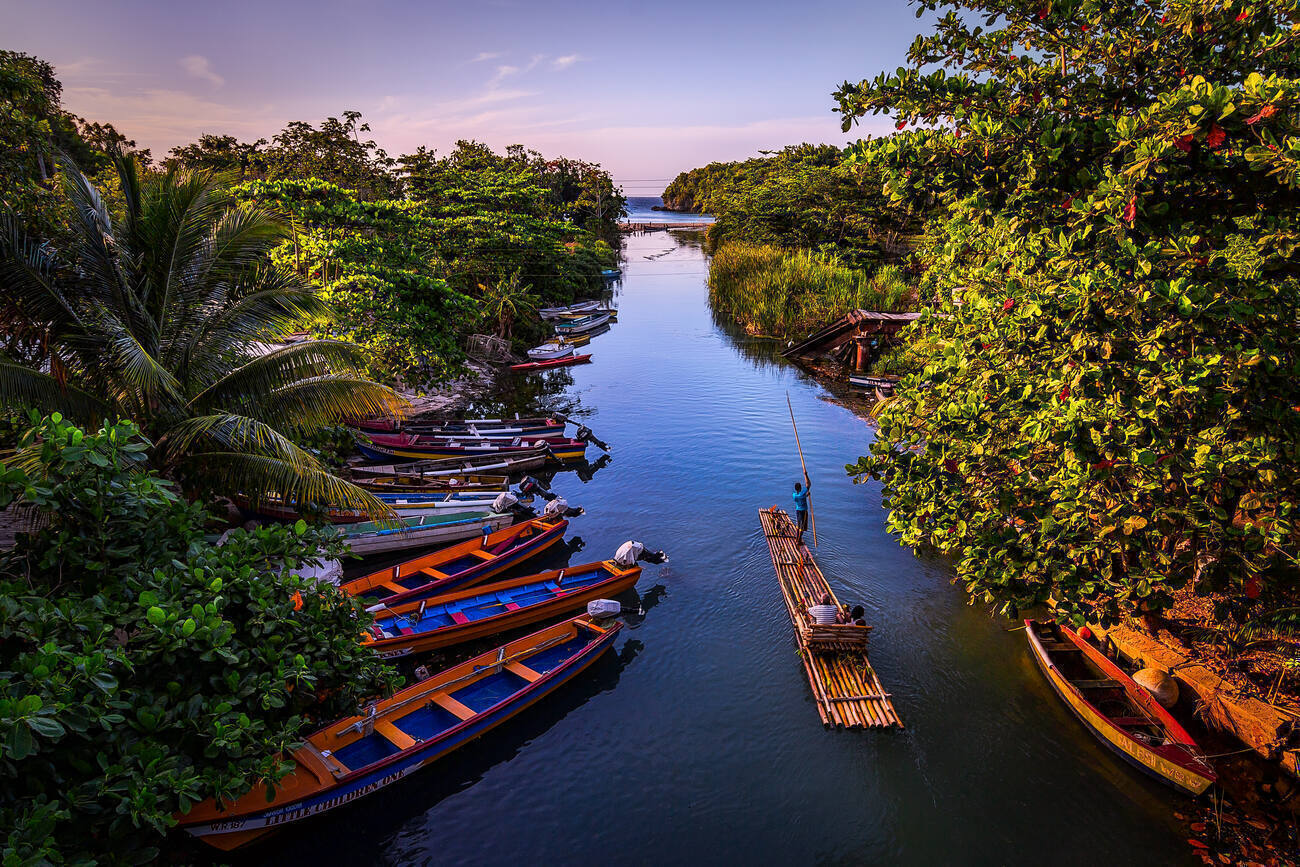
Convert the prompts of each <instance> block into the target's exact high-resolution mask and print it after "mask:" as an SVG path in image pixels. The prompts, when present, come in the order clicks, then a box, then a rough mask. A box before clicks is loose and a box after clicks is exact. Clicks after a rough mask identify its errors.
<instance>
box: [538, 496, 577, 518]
mask: <svg viewBox="0 0 1300 867" xmlns="http://www.w3.org/2000/svg"><path fill="white" fill-rule="evenodd" d="M585 512H586V510H585V509H583V508H582V507H580V506H577V507H575V506H570V505H569V501H568V500H566V499H564V497H558V496H553V497H551V499H550V500H549V501H548V502H547V503H546V507H545V508H544V509H542V517H544V518H576V517H578V516H579V515H581V514H584V513H585Z"/></svg>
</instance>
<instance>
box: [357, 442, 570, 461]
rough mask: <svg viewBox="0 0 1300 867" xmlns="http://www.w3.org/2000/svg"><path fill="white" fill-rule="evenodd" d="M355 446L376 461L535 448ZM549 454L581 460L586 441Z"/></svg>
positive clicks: (552, 447)
mask: <svg viewBox="0 0 1300 867" xmlns="http://www.w3.org/2000/svg"><path fill="white" fill-rule="evenodd" d="M357 449H358V450H359V451H360V452H361V453H362V454H363V455H365V456H366V457H368V458H370V459H372V460H376V461H384V460H393V459H394V458H400V459H402V460H408V461H422V460H438V459H441V458H460V457H480V456H484V455H495V456H498V457H501V458H508V457H510V456H511V455H514V454H532V453H534V452H535V451H536V449H535V447H534V446H531V445H529V446H509V445H492V444H490V443H485V444H482V445H468V446H453V445H433V444H430V445H415V446H387V445H381V444H379V443H361V442H359V443H357ZM549 449H550V453H549V454H550V455H551V456H554V458H555V459H556V460H560V461H576V460H581V459H582V458H583V456H584V455H586V453H587V444H586V443H585V442H584V443H580V444H570V445H559V444H555V445H550V446H549Z"/></svg>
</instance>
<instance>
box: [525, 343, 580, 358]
mask: <svg viewBox="0 0 1300 867" xmlns="http://www.w3.org/2000/svg"><path fill="white" fill-rule="evenodd" d="M572 354H573V347H572V346H570V345H568V344H567V343H543V344H542V345H541V346H534V347H533V348H532V349H530V350H528V357H529V358H531V359H532V360H533V361H550V360H551V359H553V358H564V357H565V356H566V355H572Z"/></svg>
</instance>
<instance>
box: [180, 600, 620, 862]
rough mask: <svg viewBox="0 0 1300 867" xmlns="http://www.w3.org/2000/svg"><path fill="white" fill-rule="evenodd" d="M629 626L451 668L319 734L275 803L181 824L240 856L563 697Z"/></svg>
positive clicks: (260, 790) (201, 807)
mask: <svg viewBox="0 0 1300 867" xmlns="http://www.w3.org/2000/svg"><path fill="white" fill-rule="evenodd" d="M622 626H623V624H622V623H618V622H612V623H608V624H606V625H598V624H595V623H592V622H591V620H590V618H588V617H587V616H586V615H585V614H584V615H582V616H580V617H575V618H573V619H572V620H567V621H565V622H563V623H559V624H556V625H555V626H549V627H547V628H546V629H543V630H541V631H540V632H534V633H533V634H532V635H528V636H525V637H524V638H520V639H517V640H515V641H511V642H510V643H508V644H504V645H502V646H501V647H498V648H497V649H496V650H491V651H488V652H487V653H484V654H483V655H482V656H477V657H475V658H474V659H471V660H469V661H468V662H463V663H461V664H460V665H455V666H452V667H451V668H448V669H446V670H445V671H441V672H439V673H438V674H435V675H433V676H432V677H428V678H425V679H424V680H422V681H420V682H418V683H416V684H414V685H412V686H410V687H407V688H406V689H404V690H402V691H401V692H399V693H397V694H395V695H394V696H393V697H392V698H389V699H385V700H384V701H381V702H378V703H377V704H375V705H372V706H371V708H370V709H369V712H367V713H363V714H361V715H358V716H351V717H347V718H346V719H341V720H339V721H338V722H335V723H333V724H331V725H329V726H326V727H325V728H323V729H321V730H320V731H318V732H316V733H315V734H313V735H311V736H310V737H309V738H307V741H306V743H304V744H303V745H302V746H301V747H299V748H298V749H297V750H294V752H293V753H292V754H290V756H289V760H290V761H291V762H292V763H293V765H294V767H293V770H291V771H290V772H289V774H288V775H287V776H286V777H284V778H283V779H282V780H280V782H279V784H277V785H276V787H275V794H274V796H273V797H272V798H271V799H270V800H269V801H268V800H267V797H266V787H265V786H264V785H261V784H258V785H255V786H253V789H252V791H250V792H249V793H248V794H246V795H244V796H243V797H242V798H239V799H237V800H235V801H233V802H232V803H229V804H221V803H218V802H217V801H215V800H212V799H209V800H206V801H204V802H202V803H201V804H196V805H195V806H194V807H193V808H192V809H191V810H190V811H189V812H188V813H185V814H182V815H178V816H176V819H177V822H178V823H179V824H180V826H181V827H182V828H184V829H185V830H186V831H188V832H189V833H191V834H193V835H194V836H195V837H198V838H199V839H200V840H202V841H203V842H205V843H208V844H209V845H212V846H215V847H217V848H218V849H224V850H231V849H236V848H238V847H240V846H243V845H245V844H247V843H250V842H252V841H253V840H256V839H258V838H259V837H263V836H265V835H266V834H269V833H271V832H272V831H274V830H275V829H277V828H279V827H281V826H283V825H287V824H290V823H292V822H297V821H299V820H301V819H306V818H308V817H309V816H315V815H318V814H320V813H324V812H326V811H328V810H333V809H334V808H335V807H341V806H343V805H344V804H347V803H348V802H350V801H355V800H357V799H358V798H362V797H365V796H366V795H369V794H371V793H372V792H375V791H377V790H379V789H381V788H383V787H385V786H388V785H390V784H392V783H395V782H397V781H398V780H400V779H402V778H403V777H405V776H406V775H408V774H411V773H413V772H415V771H418V770H419V769H420V768H422V767H424V766H425V765H427V764H429V763H430V762H433V761H435V760H437V759H439V758H441V757H442V756H445V755H446V754H447V753H449V752H451V751H452V750H455V749H456V748H457V747H461V746H464V745H465V744H467V743H469V742H470V741H472V740H474V739H475V738H477V737H479V736H480V735H482V734H483V733H484V732H487V731H488V730H490V729H492V728H494V727H496V726H497V725H499V724H501V723H503V722H505V721H506V720H508V719H510V718H511V717H513V716H514V715H515V714H517V713H519V712H520V711H522V710H524V709H525V708H527V707H529V706H530V705H532V704H534V703H536V702H537V701H539V700H541V699H542V698H544V697H545V696H547V695H548V694H550V693H552V692H554V691H555V690H556V689H557V688H558V687H560V686H561V685H562V684H564V683H565V682H567V681H569V680H572V679H573V678H574V677H576V676H577V675H579V674H581V673H582V672H583V671H585V670H586V669H587V668H588V667H589V666H590V665H591V664H592V663H593V662H595V661H596V660H597V659H598V658H599V657H600V655H601V653H602V652H604V651H605V650H607V649H608V648H609V647H610V646H611V645H612V644H613V641H614V636H615V635H616V634H617V633H618V631H619V630H620V629H621V628H622Z"/></svg>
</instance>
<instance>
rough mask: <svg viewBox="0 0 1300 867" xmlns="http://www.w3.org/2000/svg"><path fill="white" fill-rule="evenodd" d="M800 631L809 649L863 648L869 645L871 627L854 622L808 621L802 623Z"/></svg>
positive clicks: (839, 649)
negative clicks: (868, 638)
mask: <svg viewBox="0 0 1300 867" xmlns="http://www.w3.org/2000/svg"><path fill="white" fill-rule="evenodd" d="M799 633H800V637H801V638H802V639H803V643H804V644H805V645H806V646H807V647H808V649H809V650H813V651H841V650H862V649H864V648H866V646H867V637H868V636H869V635H870V634H871V627H870V626H858V625H856V624H853V623H808V624H800V626H799Z"/></svg>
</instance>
